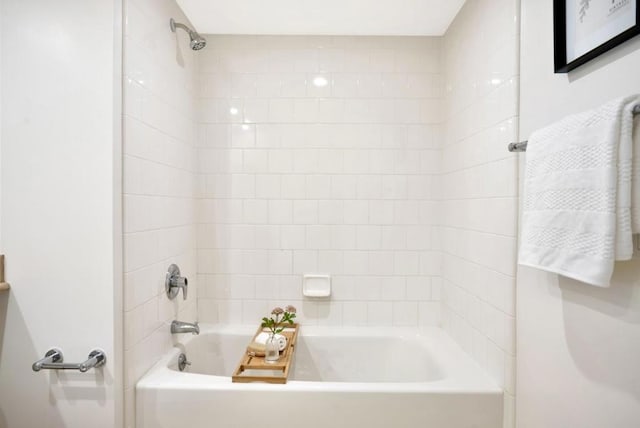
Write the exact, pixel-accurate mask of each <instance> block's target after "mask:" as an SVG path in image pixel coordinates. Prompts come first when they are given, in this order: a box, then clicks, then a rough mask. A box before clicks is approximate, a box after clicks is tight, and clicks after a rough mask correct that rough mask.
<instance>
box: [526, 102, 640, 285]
mask: <svg viewBox="0 0 640 428" xmlns="http://www.w3.org/2000/svg"><path fill="white" fill-rule="evenodd" d="M638 105H640V96H638V95H633V96H630V97H626V98H621V99H618V100H614V101H611V102H609V103H607V104H605V105H603V106H601V107H599V108H597V109H595V110H592V111H589V112H585V113H580V114H577V115H573V116H569V117H567V118H565V119H563V120H561V121H559V122H557V123H555V124H553V125H551V126H548V127H546V128H543V129H541V130H539V131H536V132H535V133H533V134H532V135H531V137H530V138H529V142H528V144H527V155H526V166H525V168H526V170H525V178H524V200H523V215H522V236H521V245H520V252H519V258H518V263H519V264H521V265H526V266H531V267H535V268H539V269H543V270H546V271H550V272H555V273H558V274H561V275H564V276H567V277H570V278H574V279H577V280H580V281H582V282H586V283H588V284H592V285H597V286H600V287H608V286H609V282H610V280H611V275H612V274H613V266H614V262H615V261H616V260H629V259H630V258H631V256H632V255H633V243H632V233H637V232H638V231H640V197H639V196H640V171H639V169H640V153H638V152H639V151H640V144H639V141H640V135H638V132H634V131H633V128H634V116H633V109H634V108H635V107H636V106H638ZM636 128H639V126H636ZM637 131H640V129H637Z"/></svg>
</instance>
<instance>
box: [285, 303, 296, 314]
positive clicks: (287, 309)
mask: <svg viewBox="0 0 640 428" xmlns="http://www.w3.org/2000/svg"><path fill="white" fill-rule="evenodd" d="M284 310H285V311H286V312H289V313H290V314H295V313H296V308H295V306H291V305H287V306H286V307H285V308H284Z"/></svg>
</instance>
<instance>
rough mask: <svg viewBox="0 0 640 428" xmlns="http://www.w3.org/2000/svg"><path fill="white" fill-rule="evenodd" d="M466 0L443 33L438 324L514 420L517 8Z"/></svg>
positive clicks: (510, 1)
mask: <svg viewBox="0 0 640 428" xmlns="http://www.w3.org/2000/svg"><path fill="white" fill-rule="evenodd" d="M518 3H519V2H518V1H516V0H469V1H467V2H466V4H465V6H464V7H463V8H462V10H461V11H460V13H459V14H458V16H457V17H456V19H455V21H454V22H453V24H452V25H451V27H450V28H449V30H448V31H447V33H446V35H445V37H444V44H443V54H444V58H445V59H444V70H445V76H446V95H445V106H446V109H445V111H446V122H445V127H446V131H445V135H446V139H445V145H444V147H443V163H442V173H443V175H442V184H443V191H442V199H443V217H442V218H443V232H442V250H443V268H442V269H443V272H442V276H443V293H442V296H443V326H444V328H445V329H446V331H447V332H448V333H449V334H450V335H451V336H452V337H453V338H454V339H455V340H456V341H457V342H458V343H459V344H460V345H461V346H462V347H463V348H464V349H465V350H466V351H467V352H468V353H469V354H470V355H472V356H473V358H474V359H475V360H476V361H477V362H478V363H479V364H480V365H482V366H483V367H484V368H485V369H487V371H488V372H489V374H491V375H492V377H493V378H494V379H495V380H496V381H497V382H498V383H499V384H500V385H501V386H503V387H504V388H505V427H513V425H514V407H515V404H514V401H515V397H514V394H515V379H514V376H515V374H514V371H515V337H514V335H515V259H516V221H517V203H518V199H517V196H518V195H517V182H518V180H517V157H516V156H515V155H514V154H513V153H509V152H508V151H507V147H506V146H507V143H508V142H510V141H516V138H517V129H516V124H517V115H518V107H517V104H518V73H519V71H518V66H517V64H518V49H519V34H518V29H519V9H518Z"/></svg>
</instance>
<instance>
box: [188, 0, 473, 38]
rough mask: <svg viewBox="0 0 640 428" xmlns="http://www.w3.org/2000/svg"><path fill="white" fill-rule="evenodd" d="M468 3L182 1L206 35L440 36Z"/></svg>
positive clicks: (430, 0) (440, 0) (436, 0)
mask: <svg viewBox="0 0 640 428" xmlns="http://www.w3.org/2000/svg"><path fill="white" fill-rule="evenodd" d="M464 2H465V0H178V4H179V5H180V7H182V10H184V12H185V14H186V15H187V17H188V18H189V20H190V21H191V23H192V24H193V25H194V26H195V27H196V30H197V31H198V32H199V33H202V34H271V35H273V34H279V35H288V34H298V35H303V34H314V35H362V36H365V35H366V36H372V35H384V36H441V35H442V34H444V32H445V31H446V30H447V28H448V27H449V24H450V23H451V21H453V18H454V17H455V16H456V14H457V13H458V11H459V10H460V8H461V7H462V4H463V3H464Z"/></svg>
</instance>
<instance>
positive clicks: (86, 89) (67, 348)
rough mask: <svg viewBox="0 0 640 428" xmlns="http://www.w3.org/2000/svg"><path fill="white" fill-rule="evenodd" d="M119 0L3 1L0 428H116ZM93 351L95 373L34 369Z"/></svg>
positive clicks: (119, 392) (118, 394)
mask: <svg viewBox="0 0 640 428" xmlns="http://www.w3.org/2000/svg"><path fill="white" fill-rule="evenodd" d="M120 13H121V11H120V4H119V2H117V1H115V2H111V1H106V2H105V1H98V0H89V1H83V2H78V1H72V0H63V1H57V2H51V1H48V0H33V1H28V2H26V1H22V0H2V2H1V3H0V20H1V25H0V27H1V28H2V46H1V49H0V53H1V55H2V70H1V72H0V75H1V93H2V100H1V108H0V110H1V112H2V117H1V123H2V128H1V131H0V132H1V141H2V148H1V149H2V164H1V166H0V169H1V173H2V176H1V178H0V182H1V185H2V192H1V193H2V197H3V201H2V216H1V217H2V227H1V230H2V238H3V239H2V248H1V249H0V252H2V253H5V254H6V262H7V266H6V268H7V269H6V270H7V279H8V281H10V282H11V284H12V286H13V287H12V289H11V291H10V292H8V293H4V294H2V295H0V427H3V428H32V427H45V426H51V427H54V426H55V427H63V426H64V427H69V428H71V427H74V428H75V427H78V428H81V427H87V426H94V427H104V428H112V427H118V426H121V417H122V409H121V405H122V367H121V363H122V347H121V323H120V319H121V311H122V308H121V306H120V289H121V271H120V262H119V260H120V258H121V251H120V241H121V230H120V216H119V214H118V213H119V212H120V207H119V198H120V184H119V181H120V179H119V173H118V168H119V164H120V152H119V150H120V149H119V147H120V131H119V128H120V126H119V123H120V121H119V118H120V71H119V70H120V57H121V53H120V48H119V46H120V41H119V39H120V35H119V34H120V21H121V19H120ZM51 346H57V347H60V348H61V349H62V350H63V351H64V355H65V360H66V361H68V362H79V361H83V360H84V359H86V357H87V354H88V353H89V351H90V350H91V349H92V348H94V347H100V348H103V349H104V350H105V351H106V354H107V365H106V367H105V368H103V369H102V370H99V371H93V370H92V371H90V372H87V373H85V374H80V373H78V372H65V373H58V374H56V373H53V372H48V371H43V372H40V373H34V372H32V371H31V364H32V363H33V362H34V361H35V360H37V359H39V358H41V357H42V356H43V355H44V353H45V352H46V351H47V349H49V347H51Z"/></svg>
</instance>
